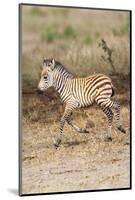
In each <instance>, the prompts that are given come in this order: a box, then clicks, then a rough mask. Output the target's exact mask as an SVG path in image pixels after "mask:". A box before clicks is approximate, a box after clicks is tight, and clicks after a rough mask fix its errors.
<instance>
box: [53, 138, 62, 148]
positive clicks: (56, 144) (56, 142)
mask: <svg viewBox="0 0 135 200" xmlns="http://www.w3.org/2000/svg"><path fill="white" fill-rule="evenodd" d="M60 143H61V139H60V138H58V139H57V140H56V141H55V143H54V146H55V147H56V148H58V147H59V145H60Z"/></svg>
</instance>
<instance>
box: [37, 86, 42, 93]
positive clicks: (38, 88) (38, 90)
mask: <svg viewBox="0 0 135 200" xmlns="http://www.w3.org/2000/svg"><path fill="white" fill-rule="evenodd" d="M36 92H37V94H43V91H42V90H41V89H40V87H39V86H38V87H37V90H36Z"/></svg>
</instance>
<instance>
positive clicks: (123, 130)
mask: <svg viewBox="0 0 135 200" xmlns="http://www.w3.org/2000/svg"><path fill="white" fill-rule="evenodd" d="M118 130H119V131H121V132H122V133H126V131H125V129H124V128H123V127H122V126H121V125H120V126H119V127H118Z"/></svg>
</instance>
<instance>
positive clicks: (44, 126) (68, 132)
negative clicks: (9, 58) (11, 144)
mask: <svg viewBox="0 0 135 200" xmlns="http://www.w3.org/2000/svg"><path fill="white" fill-rule="evenodd" d="M50 93H52V91H51V92H50ZM50 93H48V95H46V96H44V95H39V96H38V95H36V94H25V95H23V119H22V120H23V126H22V132H23V134H22V182H23V184H22V193H23V194H28V193H49V192H64V191H76V190H97V189H111V188H127V187H129V186H130V124H129V122H130V109H129V106H128V103H125V104H124V103H123V105H122V107H121V119H122V123H123V125H124V127H125V129H126V134H122V133H120V132H119V131H117V130H116V128H115V126H113V141H112V142H105V141H104V137H105V133H106V117H105V116H104V114H103V113H102V111H101V110H100V109H99V108H98V107H96V106H93V107H90V108H87V109H80V110H76V111H75V113H74V115H73V120H74V121H75V122H76V124H79V125H80V127H87V128H88V129H89V131H90V133H88V134H84V133H80V134H79V133H77V132H75V131H74V130H73V129H72V128H71V127H70V126H68V125H65V128H64V134H63V140H62V144H61V146H60V147H59V148H58V149H55V147H54V145H53V143H54V139H55V138H57V136H58V131H59V120H60V117H61V115H62V113H63V109H64V106H62V104H61V102H60V100H59V99H57V98H58V97H57V95H56V96H55V93H54V96H51V97H50V96H49V94H50ZM118 99H123V95H122V94H121V95H119V96H118ZM114 124H115V123H114Z"/></svg>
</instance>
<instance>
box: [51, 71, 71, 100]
mask: <svg viewBox="0 0 135 200" xmlns="http://www.w3.org/2000/svg"><path fill="white" fill-rule="evenodd" d="M73 77H74V76H73V75H72V74H70V73H69V72H66V71H64V72H63V71H62V72H60V71H55V72H54V75H53V87H54V88H55V89H56V90H57V92H58V93H59V94H60V96H61V98H62V91H63V90H64V87H65V82H66V81H67V80H70V79H73Z"/></svg>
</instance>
